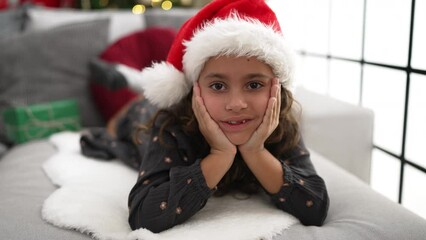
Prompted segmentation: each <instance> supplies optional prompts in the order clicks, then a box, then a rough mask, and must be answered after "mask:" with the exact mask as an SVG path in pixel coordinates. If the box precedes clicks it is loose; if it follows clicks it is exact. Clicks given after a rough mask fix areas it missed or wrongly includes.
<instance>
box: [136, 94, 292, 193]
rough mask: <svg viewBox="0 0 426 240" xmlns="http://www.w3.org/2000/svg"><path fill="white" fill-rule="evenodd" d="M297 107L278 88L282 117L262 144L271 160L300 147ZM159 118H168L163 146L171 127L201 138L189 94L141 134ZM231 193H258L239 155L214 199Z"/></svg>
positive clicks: (250, 174) (219, 185) (205, 143)
mask: <svg viewBox="0 0 426 240" xmlns="http://www.w3.org/2000/svg"><path fill="white" fill-rule="evenodd" d="M298 106H299V105H298V104H297V102H296V101H295V100H294V98H293V94H292V93H291V92H290V91H289V90H288V89H286V88H284V87H283V86H281V113H280V117H279V124H278V126H277V128H276V129H275V131H274V132H273V133H272V134H271V135H270V136H269V137H268V139H267V140H266V142H265V146H266V148H268V146H273V147H270V148H268V149H269V151H271V153H272V154H273V155H274V156H279V155H281V154H285V153H286V152H288V151H290V150H291V149H293V148H294V147H296V146H297V144H298V143H299V140H300V129H299V124H298V117H299V115H298V114H297V113H298V112H300V111H297V110H299V108H297V107H298ZM162 114H166V116H168V117H167V118H166V120H165V121H164V122H163V123H162V125H161V127H160V142H163V141H162V140H161V139H162V138H161V135H162V133H163V132H164V129H166V128H167V127H168V126H170V125H174V124H179V125H181V126H182V127H183V131H184V132H185V133H186V134H188V135H189V136H202V134H201V132H200V130H199V128H198V122H197V119H196V118H195V115H194V112H193V110H192V91H191V92H190V93H189V94H188V95H187V96H186V97H185V98H184V99H183V100H182V101H181V102H180V103H178V104H177V105H175V106H173V107H171V108H169V109H161V110H159V111H158V112H157V113H156V115H155V116H154V117H153V119H152V120H151V121H150V122H149V123H148V124H147V125H145V126H141V128H140V130H147V129H149V128H151V127H152V126H153V124H154V122H155V121H156V119H157V118H158V116H160V115H162ZM136 135H138V134H136ZM201 142H202V143H203V144H202V145H203V146H204V149H207V150H208V149H209V146H208V144H207V142H206V141H205V139H204V138H203V139H201ZM163 143H164V142H163ZM232 189H238V190H239V191H242V192H244V193H247V194H253V193H256V192H258V190H259V183H258V182H257V179H256V178H255V177H254V176H253V174H252V173H251V171H250V170H249V169H248V167H247V165H246V164H245V163H244V161H243V160H242V159H241V156H239V154H237V157H236V159H235V161H234V163H233V164H232V166H231V168H230V169H229V170H228V172H227V173H226V174H225V175H224V177H223V178H222V180H221V181H220V182H219V184H218V185H217V190H216V192H215V195H216V196H222V195H224V194H226V193H228V192H229V191H230V190H232Z"/></svg>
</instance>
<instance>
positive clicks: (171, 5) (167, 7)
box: [161, 1, 173, 11]
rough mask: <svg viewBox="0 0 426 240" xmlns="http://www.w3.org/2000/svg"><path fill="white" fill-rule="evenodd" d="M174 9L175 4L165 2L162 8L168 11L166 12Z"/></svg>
mask: <svg viewBox="0 0 426 240" xmlns="http://www.w3.org/2000/svg"><path fill="white" fill-rule="evenodd" d="M172 7H173V3H172V2H171V1H164V2H163V3H162V4H161V8H162V9H163V10H166V11H168V10H170V9H172Z"/></svg>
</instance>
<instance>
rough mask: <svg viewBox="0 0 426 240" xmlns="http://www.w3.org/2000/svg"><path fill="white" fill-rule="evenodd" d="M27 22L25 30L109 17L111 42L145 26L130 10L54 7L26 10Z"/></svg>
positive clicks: (142, 20) (142, 18) (109, 38)
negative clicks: (85, 9) (89, 9)
mask: <svg viewBox="0 0 426 240" xmlns="http://www.w3.org/2000/svg"><path fill="white" fill-rule="evenodd" d="M27 14H28V18H29V20H28V23H27V24H26V26H25V31H27V32H34V31H40V30H47V29H51V28H53V27H58V26H62V25H64V24H70V23H76V22H83V21H88V20H95V19H100V18H109V19H110V26H109V35H108V42H110V43H112V42H115V41H116V40H118V39H120V38H121V37H123V36H126V35H128V34H131V33H133V32H135V31H138V30H141V29H144V28H145V18H144V17H143V16H141V15H136V14H133V13H132V12H131V11H130V10H101V11H84V10H78V9H54V8H43V7H35V8H30V9H28V11H27Z"/></svg>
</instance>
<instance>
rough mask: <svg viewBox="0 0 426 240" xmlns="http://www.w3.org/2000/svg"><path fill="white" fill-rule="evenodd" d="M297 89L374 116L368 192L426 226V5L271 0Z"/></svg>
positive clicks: (420, 1) (383, 0)
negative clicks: (292, 56)
mask: <svg viewBox="0 0 426 240" xmlns="http://www.w3.org/2000/svg"><path fill="white" fill-rule="evenodd" d="M268 2H269V4H270V6H271V7H272V8H273V9H274V10H275V12H276V14H277V15H278V17H279V19H280V23H281V27H282V28H283V31H284V34H285V36H286V37H287V40H288V41H289V42H290V44H291V45H292V47H293V48H294V49H295V50H296V53H297V76H296V77H297V81H298V82H297V84H298V85H303V86H304V87H306V88H308V89H310V90H312V91H315V92H318V93H321V94H326V95H329V96H332V97H334V98H337V99H340V100H342V101H345V102H348V103H352V104H355V105H360V106H363V107H367V108H370V109H372V110H373V111H374V114H375V124H374V150H373V156H372V168H371V186H372V187H373V188H374V189H375V190H377V191H378V192H380V193H382V194H383V195H385V196H386V197H388V198H389V199H391V200H392V201H394V202H398V203H401V204H402V205H403V206H405V207H406V208H408V209H410V210H412V211H413V212H415V213H417V214H419V215H420V216H422V217H423V218H426V206H425V204H424V203H426V156H425V154H424V153H423V150H424V149H423V148H424V147H426V125H425V123H426V94H425V93H426V92H425V91H426V90H425V89H426V0H345V1H341V0H269V1H268Z"/></svg>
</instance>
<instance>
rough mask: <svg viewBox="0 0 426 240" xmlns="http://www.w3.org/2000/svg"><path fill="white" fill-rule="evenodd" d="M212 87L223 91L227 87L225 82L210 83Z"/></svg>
mask: <svg viewBox="0 0 426 240" xmlns="http://www.w3.org/2000/svg"><path fill="white" fill-rule="evenodd" d="M210 88H211V89H213V90H215V91H221V90H224V89H225V85H224V84H223V83H213V84H211V85H210Z"/></svg>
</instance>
